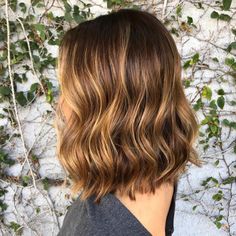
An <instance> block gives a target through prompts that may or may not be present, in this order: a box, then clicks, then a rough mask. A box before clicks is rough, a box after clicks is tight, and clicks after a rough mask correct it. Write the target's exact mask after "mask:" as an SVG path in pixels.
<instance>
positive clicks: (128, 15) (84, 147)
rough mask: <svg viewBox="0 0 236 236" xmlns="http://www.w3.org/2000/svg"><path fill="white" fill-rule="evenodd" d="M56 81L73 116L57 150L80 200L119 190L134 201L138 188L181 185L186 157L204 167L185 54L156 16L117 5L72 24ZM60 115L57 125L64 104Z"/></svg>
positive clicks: (63, 43) (59, 115) (61, 132)
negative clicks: (184, 78)
mask: <svg viewBox="0 0 236 236" xmlns="http://www.w3.org/2000/svg"><path fill="white" fill-rule="evenodd" d="M58 78H59V84H60V88H61V95H62V96H63V99H64V101H65V102H66V104H67V105H68V106H69V107H70V109H71V116H70V119H69V120H68V122H66V123H65V122H64V125H57V128H56V129H57V135H58V142H57V155H58V159H59V161H60V163H61V164H62V166H63V167H64V168H65V170H66V171H68V172H69V175H70V176H71V179H72V180H73V181H72V182H73V185H72V187H71V190H72V193H73V194H74V193H77V192H78V191H79V190H83V191H82V193H81V195H80V197H81V199H82V200H84V199H86V198H88V197H89V196H91V195H95V196H96V199H95V200H96V202H99V201H100V199H101V197H102V196H104V195H105V194H106V193H109V192H111V193H113V192H114V191H116V190H117V189H119V190H120V191H122V192H123V191H124V192H125V193H127V194H128V195H129V197H130V198H131V199H135V192H136V191H138V192H153V193H155V188H156V187H158V186H159V185H160V184H161V183H163V182H177V180H178V178H179V177H180V175H181V174H182V173H184V172H185V171H186V164H187V163H188V162H191V163H193V164H195V165H197V166H198V167H200V166H201V164H202V162H201V160H199V158H198V154H197V152H196V150H195V149H194V147H193V144H194V141H195V139H196V137H197V136H198V128H199V126H198V119H197V116H196V114H195V112H194V111H193V110H192V107H191V105H190V103H189V102H188V100H187V98H186V96H185V93H184V88H183V86H182V81H181V58H180V55H179V53H178V50H177V47H176V44H175V42H174V40H173V38H172V36H171V34H170V33H169V32H168V30H167V29H166V28H165V26H164V25H163V24H162V23H161V22H160V21H159V20H158V19H157V18H156V17H155V16H154V15H152V14H151V13H148V12H145V11H141V10H135V9H120V10H118V11H115V12H111V13H108V14H106V15H100V16H98V17H96V18H95V19H91V20H87V21H84V22H81V23H80V24H79V25H77V26H76V27H73V28H71V29H69V30H68V31H67V32H66V33H65V35H64V37H63V39H62V41H61V44H60V47H59V57H58ZM56 117H57V124H59V120H62V119H63V116H62V110H61V106H60V105H58V106H57V111H56Z"/></svg>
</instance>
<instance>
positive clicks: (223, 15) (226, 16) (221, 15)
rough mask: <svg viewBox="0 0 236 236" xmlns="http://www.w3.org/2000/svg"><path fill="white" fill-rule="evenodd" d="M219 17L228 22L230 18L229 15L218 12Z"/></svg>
mask: <svg viewBox="0 0 236 236" xmlns="http://www.w3.org/2000/svg"><path fill="white" fill-rule="evenodd" d="M219 19H220V20H223V21H227V22H228V21H230V20H231V17H230V16H229V15H227V14H220V16H219Z"/></svg>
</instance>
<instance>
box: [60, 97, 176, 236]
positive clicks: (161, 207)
mask: <svg viewBox="0 0 236 236" xmlns="http://www.w3.org/2000/svg"><path fill="white" fill-rule="evenodd" d="M59 102H60V103H62V111H63V113H64V115H65V118H66V120H69V117H70V113H71V109H70V108H69V106H68V104H66V102H65V100H64V99H63V97H62V96H61V97H60V98H59ZM173 191H174V185H173V184H162V185H161V186H159V187H158V188H157V189H156V192H155V194H152V193H151V194H150V193H144V194H141V193H136V195H135V196H136V201H132V200H130V199H129V197H128V196H126V195H122V194H121V193H120V192H119V191H118V190H117V191H116V192H115V193H114V195H115V196H116V197H117V198H118V199H119V200H120V202H121V203H122V204H123V205H124V206H125V207H126V208H127V209H128V210H129V211H130V212H131V213H132V214H133V215H134V216H135V217H136V218H137V219H138V220H139V221H140V223H141V224H142V225H143V226H144V227H145V228H146V229H147V230H148V231H149V232H150V233H151V235H153V236H165V224H166V218H167V214H168V211H169V208H170V204H171V199H172V195H173Z"/></svg>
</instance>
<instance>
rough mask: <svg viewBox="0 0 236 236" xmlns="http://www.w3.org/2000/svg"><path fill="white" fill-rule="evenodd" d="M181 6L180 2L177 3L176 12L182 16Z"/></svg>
mask: <svg viewBox="0 0 236 236" xmlns="http://www.w3.org/2000/svg"><path fill="white" fill-rule="evenodd" d="M181 11H182V6H181V5H180V4H178V5H177V8H176V14H177V16H179V17H181V16H182V12H181Z"/></svg>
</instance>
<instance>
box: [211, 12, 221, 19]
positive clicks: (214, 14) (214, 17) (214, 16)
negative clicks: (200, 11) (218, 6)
mask: <svg viewBox="0 0 236 236" xmlns="http://www.w3.org/2000/svg"><path fill="white" fill-rule="evenodd" d="M211 18H213V19H216V18H219V13H218V12H216V11H213V12H212V13H211Z"/></svg>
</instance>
